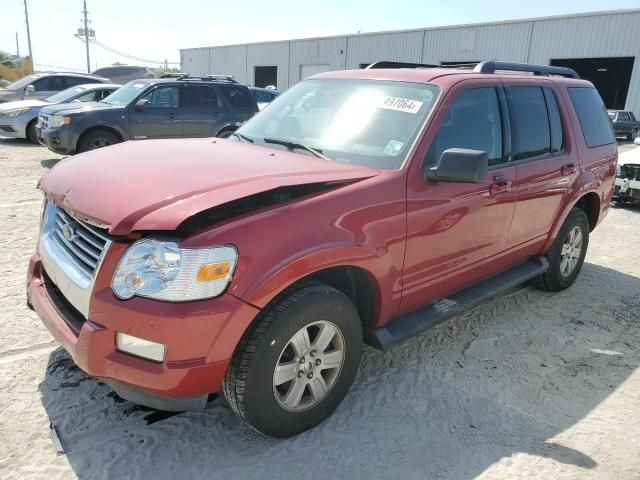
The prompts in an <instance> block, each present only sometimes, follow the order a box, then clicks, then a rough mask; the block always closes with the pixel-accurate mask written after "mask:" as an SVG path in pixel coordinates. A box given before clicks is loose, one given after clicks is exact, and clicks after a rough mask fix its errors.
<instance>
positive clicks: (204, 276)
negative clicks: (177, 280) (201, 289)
mask: <svg viewBox="0 0 640 480" xmlns="http://www.w3.org/2000/svg"><path fill="white" fill-rule="evenodd" d="M231 267H233V264H232V263H231V262H222V263H210V264H209V265H203V266H201V267H200V269H199V270H198V275H197V276H196V280H197V281H199V282H210V281H212V280H223V279H225V278H227V277H228V276H229V273H230V272H231Z"/></svg>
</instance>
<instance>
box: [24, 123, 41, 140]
mask: <svg viewBox="0 0 640 480" xmlns="http://www.w3.org/2000/svg"><path fill="white" fill-rule="evenodd" d="M36 123H37V120H31V121H30V122H29V125H27V138H28V139H29V141H30V142H31V143H35V144H39V143H40V142H38V134H37V133H36Z"/></svg>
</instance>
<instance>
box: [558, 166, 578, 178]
mask: <svg viewBox="0 0 640 480" xmlns="http://www.w3.org/2000/svg"><path fill="white" fill-rule="evenodd" d="M576 171H577V169H576V166H575V165H574V164H573V163H567V164H566V165H564V166H563V167H562V170H561V172H562V175H564V176H565V177H566V176H568V175H573V174H574V173H576Z"/></svg>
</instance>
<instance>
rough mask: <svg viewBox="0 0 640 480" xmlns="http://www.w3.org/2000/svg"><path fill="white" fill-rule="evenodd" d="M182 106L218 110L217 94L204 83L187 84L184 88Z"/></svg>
mask: <svg viewBox="0 0 640 480" xmlns="http://www.w3.org/2000/svg"><path fill="white" fill-rule="evenodd" d="M184 93H185V97H184V107H185V108H198V109H204V110H210V111H212V112H217V111H218V96H217V95H216V92H214V91H213V88H211V87H209V86H206V85H189V86H187V87H186V88H185V89H184Z"/></svg>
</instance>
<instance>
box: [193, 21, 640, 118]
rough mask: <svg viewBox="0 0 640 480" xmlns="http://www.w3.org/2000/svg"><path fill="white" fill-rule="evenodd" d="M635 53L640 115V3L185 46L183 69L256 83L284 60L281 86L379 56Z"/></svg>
mask: <svg viewBox="0 0 640 480" xmlns="http://www.w3.org/2000/svg"><path fill="white" fill-rule="evenodd" d="M622 56H624V57H636V61H635V64H634V68H633V73H632V76H631V82H630V85H629V93H628V95H627V102H626V108H627V109H629V110H633V111H634V112H636V115H640V10H633V11H625V12H608V13H595V14H584V15H574V16H565V17H557V18H542V19H532V20H524V21H514V22H499V23H492V24H477V25H464V26H457V27H445V28H433V29H425V30H407V31H399V32H382V33H372V34H360V35H349V36H339V37H329V38H315V39H305V40H291V41H285V42H267V43H256V44H248V45H232V46H223V47H210V48H193V49H184V50H181V54H180V58H181V64H182V70H183V71H184V72H187V73H191V74H196V75H204V74H211V73H224V74H231V75H234V76H235V77H236V78H237V79H238V81H240V82H242V83H248V84H253V83H254V67H256V66H268V65H275V66H277V67H278V88H279V89H280V90H284V89H286V88H288V87H289V86H291V85H293V84H295V83H296V82H298V81H300V72H301V68H302V65H328V66H329V67H330V68H331V69H332V70H333V69H335V70H342V69H350V68H359V67H360V64H363V63H370V62H374V61H378V60H396V61H406V62H422V63H435V64H438V63H440V62H472V61H479V60H494V59H495V60H504V61H514V62H529V63H538V64H543V65H548V64H549V61H550V60H551V59H554V58H556V59H557V58H589V57H592V58H593V57H622Z"/></svg>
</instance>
